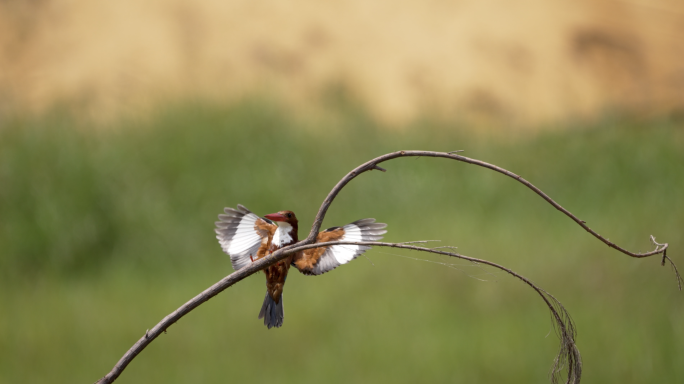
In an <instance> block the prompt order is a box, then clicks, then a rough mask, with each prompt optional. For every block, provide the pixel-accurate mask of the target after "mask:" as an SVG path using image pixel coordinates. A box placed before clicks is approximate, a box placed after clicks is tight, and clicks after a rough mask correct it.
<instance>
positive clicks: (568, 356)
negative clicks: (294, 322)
mask: <svg viewBox="0 0 684 384" xmlns="http://www.w3.org/2000/svg"><path fill="white" fill-rule="evenodd" d="M458 152H460V151H453V152H449V153H446V152H432V151H398V152H392V153H388V154H386V155H383V156H380V157H377V158H375V159H373V160H370V161H368V162H366V163H364V164H361V165H360V166H358V167H356V168H355V169H353V170H352V171H351V172H349V173H348V174H347V175H346V176H345V177H343V178H342V179H341V180H340V181H339V182H338V183H337V185H335V187H334V188H333V189H332V191H331V192H330V193H329V194H328V196H327V197H326V198H325V200H324V201H323V203H322V205H321V207H320V209H319V211H318V213H317V215H316V218H315V220H314V223H313V225H312V227H311V232H310V233H309V235H308V236H307V238H306V239H304V240H302V241H300V242H298V243H296V244H293V245H290V246H287V247H284V248H281V249H279V250H277V251H275V252H273V253H271V254H270V255H268V256H266V257H264V258H262V259H259V260H256V261H254V262H253V263H250V264H249V265H247V266H246V267H244V268H241V269H239V270H237V271H235V272H233V273H232V274H230V275H228V276H226V277H225V278H223V279H221V280H220V281H219V282H217V283H216V284H214V285H212V286H211V287H209V288H207V289H206V290H205V291H204V292H202V293H200V294H198V295H197V296H195V297H194V298H193V299H191V300H190V301H188V302H187V303H185V304H183V305H182V306H181V307H180V308H178V309H177V310H175V311H174V312H173V313H171V314H170V315H168V316H166V317H165V318H164V319H163V320H162V321H160V322H159V323H158V324H157V325H155V326H154V327H153V328H152V329H149V330H147V331H146V332H145V334H144V335H143V336H142V337H141V338H140V339H139V340H138V341H137V342H136V343H135V344H134V345H133V346H132V347H131V348H130V349H129V350H128V351H127V352H126V353H125V354H124V355H123V357H122V358H121V359H120V360H119V361H118V362H117V363H116V365H115V366H114V368H112V370H111V371H110V372H109V373H108V374H107V375H106V376H104V377H102V378H101V379H100V380H99V381H98V382H97V383H103V384H104V383H111V382H113V381H114V380H116V379H117V378H118V377H119V375H120V374H121V373H122V372H123V370H124V369H125V368H126V367H127V366H128V364H129V363H130V362H131V361H132V360H133V359H134V358H135V357H136V356H137V355H138V354H139V353H140V352H141V351H142V350H143V349H145V347H147V345H149V344H150V343H151V342H152V341H153V340H154V339H155V338H157V337H158V336H159V335H160V334H162V333H163V332H165V331H166V329H167V328H168V327H169V326H171V325H173V324H174V323H175V322H176V321H178V320H179V319H180V318H182V317H183V316H185V315H186V314H188V313H189V312H190V311H192V310H193V309H195V308H197V307H198V306H200V305H201V304H202V303H204V302H205V301H207V300H209V299H211V298H212V297H214V296H216V295H217V294H219V293H220V292H222V291H223V290H225V289H226V288H228V287H230V286H232V285H234V284H236V283H237V282H239V281H241V280H242V279H244V278H246V277H248V276H250V275H252V274H254V273H256V272H258V271H260V270H262V269H264V268H266V267H268V266H271V265H273V264H275V263H277V262H279V261H281V260H283V259H285V258H286V257H288V256H290V255H292V254H294V253H296V252H299V251H302V250H305V249H309V248H317V247H322V246H327V245H335V244H355V245H367V246H379V247H392V248H403V249H410V250H414V251H419V252H428V253H435V254H441V255H446V256H450V257H456V258H460V259H463V260H468V261H471V262H475V263H479V264H485V265H489V266H491V267H494V268H498V269H500V270H502V271H505V272H507V273H508V274H510V275H512V276H514V277H515V278H517V279H519V280H521V281H523V282H524V283H525V284H527V285H528V286H530V287H531V288H532V289H534V290H535V291H536V292H537V293H538V294H539V295H540V296H541V297H542V299H543V300H544V302H545V303H546V305H547V307H548V308H549V311H550V312H551V316H552V319H553V324H554V328H555V330H556V334H557V336H558V338H559V339H560V347H559V351H558V354H557V356H556V358H555V360H554V364H553V366H552V368H551V381H552V382H553V383H558V382H559V380H560V379H561V376H562V372H563V371H564V370H567V378H566V383H568V384H571V383H572V384H574V383H579V381H580V379H581V376H582V359H581V357H580V353H579V350H578V349H577V346H576V344H575V338H576V330H575V325H574V323H573V321H572V318H571V317H570V314H569V313H568V311H567V310H566V309H565V308H564V307H563V305H562V304H561V303H560V302H559V301H558V300H557V299H556V298H555V297H553V296H552V295H551V294H549V293H548V292H546V291H545V290H543V289H541V288H540V287H538V286H536V285H535V284H534V283H532V282H531V281H530V280H528V279H527V278H525V277H523V276H522V275H519V274H517V273H515V272H514V271H512V270H510V269H508V268H506V267H503V266H501V265H499V264H496V263H492V262H490V261H487V260H483V259H476V258H472V257H468V256H463V255H460V254H458V253H454V252H448V251H445V250H444V249H448V250H454V248H452V247H450V246H446V247H437V248H424V247H419V246H416V245H411V244H424V243H425V241H418V242H404V243H382V242H345V241H337V242H327V243H316V244H314V243H315V241H316V236H317V234H318V232H319V230H320V228H321V224H322V223H323V219H324V218H325V215H326V212H327V211H328V208H329V207H330V205H331V204H332V202H333V200H334V199H335V197H336V196H337V194H338V193H339V192H340V191H341V190H342V189H343V188H344V187H345V186H346V185H347V184H348V183H349V182H350V181H351V180H352V179H354V178H355V177H357V176H358V175H360V174H362V173H364V172H366V171H371V170H380V171H382V172H385V171H386V169H384V168H381V167H379V166H378V164H380V163H383V162H386V161H389V160H392V159H395V158H400V157H441V158H447V159H451V160H456V161H461V162H465V163H468V164H473V165H478V166H481V167H484V168H488V169H491V170H493V171H496V172H498V173H501V174H504V175H506V176H508V177H511V178H513V179H515V180H517V181H518V182H520V183H522V184H523V185H525V186H526V187H527V188H529V189H531V190H532V191H534V192H535V193H536V194H537V195H539V196H540V197H541V198H543V199H544V200H546V201H547V202H548V203H549V204H551V205H552V206H553V207H554V208H556V209H557V210H559V211H561V212H562V213H564V214H565V215H566V216H568V217H569V218H570V219H572V220H573V221H574V222H576V223H577V224H578V225H580V226H581V227H582V228H584V230H586V231H587V232H589V233H590V234H591V235H592V236H594V237H596V238H597V239H599V240H600V241H602V242H603V243H604V244H606V245H608V246H609V247H611V248H614V249H616V250H618V251H620V252H622V253H624V254H626V255H628V256H630V257H637V258H643V257H648V256H654V255H658V254H662V265H665V261H666V260H667V261H669V262H670V264H671V265H672V268H673V271H674V272H675V276H676V278H677V282H678V285H679V289H680V290H681V286H682V278H681V276H680V274H679V271H678V270H677V267H676V265H675V264H674V262H672V260H671V259H670V258H669V257H668V256H667V253H666V252H667V249H668V244H667V243H664V244H659V243H657V242H656V241H655V238H654V237H653V236H651V241H652V242H653V243H654V244H655V247H656V248H655V250H653V251H651V252H646V253H634V252H631V251H628V250H626V249H624V248H622V247H620V246H618V245H616V244H615V243H613V242H611V241H610V240H608V239H607V238H605V237H603V236H601V235H599V234H598V233H597V232H596V231H594V230H592V229H591V228H589V226H587V225H586V222H585V221H583V220H580V219H579V218H577V217H576V216H575V215H573V214H572V213H570V212H569V211H568V210H566V209H565V208H563V207H562V206H560V204H558V203H556V202H555V201H554V200H552V199H551V198H550V197H549V196H547V195H546V194H545V193H544V192H542V191H541V190H540V189H539V188H537V187H535V186H534V185H532V184H531V183H530V182H528V181H527V180H525V179H523V178H522V177H520V176H519V175H516V174H515V173H513V172H510V171H507V170H505V169H503V168H500V167H497V166H496V165H492V164H489V163H485V162H483V161H480V160H476V159H471V158H468V157H464V156H460V155H458V154H457V153H458Z"/></svg>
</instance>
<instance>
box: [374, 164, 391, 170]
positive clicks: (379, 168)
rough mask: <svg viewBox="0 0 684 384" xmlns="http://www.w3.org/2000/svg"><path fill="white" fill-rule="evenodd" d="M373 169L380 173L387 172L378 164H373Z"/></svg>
mask: <svg viewBox="0 0 684 384" xmlns="http://www.w3.org/2000/svg"><path fill="white" fill-rule="evenodd" d="M371 169H377V170H378V171H382V172H387V170H386V169H385V168H382V167H379V166H378V165H377V164H373V166H372V167H371Z"/></svg>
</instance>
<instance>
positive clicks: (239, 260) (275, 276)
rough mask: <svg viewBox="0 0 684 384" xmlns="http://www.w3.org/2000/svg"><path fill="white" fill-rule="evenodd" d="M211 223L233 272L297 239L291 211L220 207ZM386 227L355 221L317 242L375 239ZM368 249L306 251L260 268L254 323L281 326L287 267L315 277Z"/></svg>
mask: <svg viewBox="0 0 684 384" xmlns="http://www.w3.org/2000/svg"><path fill="white" fill-rule="evenodd" d="M224 212H225V214H221V215H219V221H217V222H216V234H217V236H216V238H217V239H218V241H219V243H220V244H221V248H223V251H224V252H225V253H227V254H228V255H230V261H231V262H232V264H233V268H234V269H235V270H236V271H237V270H239V269H240V268H244V267H246V266H247V265H249V263H251V262H254V261H256V260H259V259H261V258H263V257H266V256H267V255H269V254H271V253H272V252H275V251H276V250H278V249H280V248H283V247H285V246H288V245H291V244H294V243H296V242H298V241H299V239H298V237H297V223H298V222H297V217H296V216H295V214H294V212H292V211H280V212H277V213H271V214H268V215H266V216H264V217H259V216H257V215H255V214H254V213H252V212H251V211H250V210H249V209H247V208H245V207H244V206H242V205H239V204H238V206H237V209H233V208H225V209H224ZM385 227H387V224H382V223H376V222H375V219H362V220H357V221H355V222H353V223H351V224H347V225H345V226H343V227H332V228H328V229H326V230H325V231H323V232H319V233H318V236H317V237H316V243H323V242H328V241H376V240H380V239H382V235H384V234H385V233H387V231H386V230H385ZM368 249H370V247H369V246H365V245H353V244H338V245H332V246H327V247H319V248H311V249H306V250H303V251H300V252H297V253H296V254H293V255H290V256H288V257H287V258H285V259H283V260H281V261H279V262H277V263H276V264H273V265H271V266H270V267H268V268H266V269H264V273H265V274H266V297H265V298H264V304H263V305H262V306H261V311H260V312H259V319H264V325H266V326H267V327H268V328H269V329H270V328H272V327H276V328H277V327H280V326H282V325H283V318H284V312H283V286H284V284H285V279H286V278H287V272H288V271H289V269H290V266H291V265H292V266H294V267H295V268H297V269H298V270H299V272H301V273H303V274H305V275H320V274H323V273H325V272H328V271H331V270H333V269H335V268H337V267H338V266H340V265H342V264H346V263H348V262H350V261H351V260H354V259H355V258H356V257H358V256H359V255H360V254H362V253H364V252H365V251H366V250H368Z"/></svg>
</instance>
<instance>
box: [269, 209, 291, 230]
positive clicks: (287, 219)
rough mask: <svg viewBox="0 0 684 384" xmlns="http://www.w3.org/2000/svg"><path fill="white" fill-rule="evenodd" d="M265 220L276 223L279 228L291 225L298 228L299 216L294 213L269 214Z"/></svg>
mask: <svg viewBox="0 0 684 384" xmlns="http://www.w3.org/2000/svg"><path fill="white" fill-rule="evenodd" d="M264 217H265V218H267V219H269V220H271V221H274V222H275V223H276V224H278V226H282V225H285V224H289V225H291V226H293V227H296V226H297V216H295V214H294V212H292V211H280V212H276V213H269V214H268V215H266V216H264Z"/></svg>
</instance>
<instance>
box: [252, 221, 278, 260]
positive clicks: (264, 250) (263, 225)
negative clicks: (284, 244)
mask: <svg viewBox="0 0 684 384" xmlns="http://www.w3.org/2000/svg"><path fill="white" fill-rule="evenodd" d="M254 230H255V231H256V232H257V233H258V234H259V236H261V245H260V246H259V249H258V250H257V254H256V259H255V260H258V259H261V258H262V257H264V256H266V255H267V254H268V250H269V248H271V241H272V240H273V234H274V233H275V231H276V226H275V225H273V224H269V223H267V222H266V221H265V220H263V219H261V218H259V220H257V221H256V223H254Z"/></svg>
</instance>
